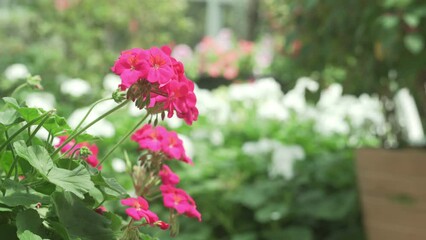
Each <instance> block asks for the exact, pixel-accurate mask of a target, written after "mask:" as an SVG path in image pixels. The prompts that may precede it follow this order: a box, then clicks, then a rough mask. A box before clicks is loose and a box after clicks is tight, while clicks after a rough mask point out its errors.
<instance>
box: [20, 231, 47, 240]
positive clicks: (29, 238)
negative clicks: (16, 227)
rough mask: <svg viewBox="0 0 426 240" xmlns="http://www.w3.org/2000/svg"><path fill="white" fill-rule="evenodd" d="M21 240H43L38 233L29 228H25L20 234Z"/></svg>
mask: <svg viewBox="0 0 426 240" xmlns="http://www.w3.org/2000/svg"><path fill="white" fill-rule="evenodd" d="M18 238H19V239H20V240H43V239H42V238H41V237H40V236H39V235H36V234H34V233H32V232H30V231H28V230H25V231H24V232H23V233H21V234H18Z"/></svg>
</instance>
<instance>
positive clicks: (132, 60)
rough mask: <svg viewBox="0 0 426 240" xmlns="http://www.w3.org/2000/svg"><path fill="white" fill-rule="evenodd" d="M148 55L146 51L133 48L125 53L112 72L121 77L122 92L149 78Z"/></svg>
mask: <svg viewBox="0 0 426 240" xmlns="http://www.w3.org/2000/svg"><path fill="white" fill-rule="evenodd" d="M147 55H148V53H147V52H146V50H144V49H140V48H133V49H130V50H126V51H123V52H122V53H121V56H120V57H119V58H118V60H117V61H116V62H115V64H114V66H113V67H112V68H111V70H112V71H113V72H114V73H116V74H117V75H120V77H121V84H120V87H121V89H122V90H125V89H127V88H129V87H130V86H131V85H133V84H134V83H136V82H137V81H138V80H139V79H142V78H146V76H147V64H148V63H147Z"/></svg>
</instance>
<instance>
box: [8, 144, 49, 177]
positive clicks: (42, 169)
mask: <svg viewBox="0 0 426 240" xmlns="http://www.w3.org/2000/svg"><path fill="white" fill-rule="evenodd" d="M13 148H14V149H15V151H16V154H17V155H18V156H20V157H22V158H23V159H25V160H27V162H28V163H29V164H31V166H33V167H34V168H35V169H36V170H37V171H38V172H39V173H40V174H42V175H44V176H46V175H47V174H48V173H49V171H50V170H51V169H52V168H53V162H52V159H51V158H50V156H49V153H48V152H47V150H46V149H45V148H43V147H42V146H39V145H35V146H31V147H27V145H26V144H25V142H24V141H23V140H20V141H17V142H14V143H13Z"/></svg>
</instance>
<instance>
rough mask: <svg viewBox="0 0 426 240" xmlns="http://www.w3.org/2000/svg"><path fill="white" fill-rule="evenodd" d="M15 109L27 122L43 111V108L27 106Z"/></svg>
mask: <svg viewBox="0 0 426 240" xmlns="http://www.w3.org/2000/svg"><path fill="white" fill-rule="evenodd" d="M17 110H18V112H19V113H20V114H21V117H22V118H23V119H25V121H27V122H30V121H32V120H34V119H36V118H38V117H40V116H41V115H43V113H44V112H45V111H44V110H43V109H39V108H29V107H21V108H19V109H17Z"/></svg>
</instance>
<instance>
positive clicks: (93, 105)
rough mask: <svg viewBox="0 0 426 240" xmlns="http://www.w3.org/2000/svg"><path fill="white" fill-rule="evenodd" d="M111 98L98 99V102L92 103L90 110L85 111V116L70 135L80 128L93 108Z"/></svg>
mask: <svg viewBox="0 0 426 240" xmlns="http://www.w3.org/2000/svg"><path fill="white" fill-rule="evenodd" d="M111 99H112V98H111V97H109V98H103V99H100V100H98V101H96V102H94V103H93V104H92V105H91V106H90V108H89V110H88V111H87V113H86V115H85V116H84V117H83V119H81V121H80V122H79V123H78V125H77V127H75V129H74V131H73V132H72V133H71V134H74V133H75V132H76V131H77V130H78V129H79V128H80V127H81V125H82V124H83V123H84V121H85V120H86V119H87V117H88V116H89V114H90V113H91V112H92V111H93V109H94V108H95V106H96V105H98V104H99V103H101V102H104V101H107V100H111Z"/></svg>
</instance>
